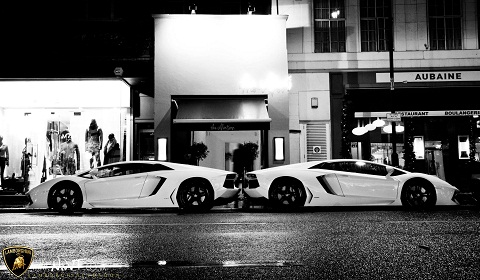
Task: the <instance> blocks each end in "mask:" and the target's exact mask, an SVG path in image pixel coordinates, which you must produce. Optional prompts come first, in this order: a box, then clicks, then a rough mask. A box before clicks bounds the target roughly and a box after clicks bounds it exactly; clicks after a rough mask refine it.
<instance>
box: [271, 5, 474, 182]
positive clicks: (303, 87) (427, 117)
mask: <svg viewBox="0 0 480 280" xmlns="http://www.w3.org/2000/svg"><path fill="white" fill-rule="evenodd" d="M478 5H479V4H478V2H477V1H473V0H463V1H427V0H414V1H406V0H392V1H383V0H382V1H380V0H377V1H363V0H345V1H343V0H341V1H333V0H302V1H280V4H279V6H280V13H285V14H289V21H288V23H287V30H288V35H287V42H288V63H289V74H290V75H291V76H292V85H293V86H292V90H291V91H290V100H291V102H290V106H291V107H290V108H291V109H290V123H291V127H290V131H291V132H292V131H293V132H297V131H299V133H298V134H299V135H296V134H295V133H291V142H290V143H291V145H292V146H294V147H291V149H290V150H291V151H292V154H291V158H292V159H294V160H297V161H303V160H311V159H314V158H318V157H320V158H326V157H327V158H328V157H332V158H342V157H347V158H348V157H352V158H363V159H371V160H374V161H379V162H386V163H391V161H392V157H391V155H392V152H394V151H396V153H397V154H398V158H399V163H398V164H399V165H400V166H401V167H403V168H405V169H409V170H415V171H419V172H425V173H429V174H434V175H437V176H438V177H440V178H443V179H446V180H447V181H449V182H451V183H452V184H454V185H457V186H459V187H462V186H464V185H465V184H466V182H465V181H467V177H468V176H469V174H468V172H466V170H468V168H467V166H468V162H469V161H471V160H478V152H476V150H477V146H478V145H476V143H478V138H477V137H478V133H477V120H478V101H479V97H478V94H477V93H478V91H479V86H480V81H479V78H478V77H479V75H478V74H479V72H478V70H479V67H480V57H479V54H480V51H479V38H480V36H479V18H478ZM390 15H392V16H390ZM392 18H393V21H391V20H390V19H392ZM390 22H392V23H393V24H392V25H390ZM391 26H393V28H392V27H391ZM390 30H391V31H392V33H390ZM390 34H391V35H392V37H393V45H392V47H393V50H394V51H393V52H392V54H393V62H392V63H391V62H390V57H391V56H390V48H389V42H390V40H389V35H390ZM391 69H392V70H391ZM390 73H392V74H393V77H394V83H393V84H392V83H391V79H390V77H391V74H390ZM292 108H293V109H292ZM297 108H298V109H297ZM391 113H399V114H400V116H398V117H400V118H399V119H391V120H395V125H396V126H395V127H396V129H395V130H396V133H395V135H396V137H395V141H392V140H393V139H392V138H393V137H394V136H393V134H392V133H391V130H392V128H391V126H389V124H390V123H391V122H389V120H388V119H387V114H391ZM396 116H397V115H390V117H396ZM377 119H378V120H383V121H386V124H384V125H380V126H379V127H377V126H375V125H373V122H374V121H377ZM377 122H378V121H377ZM354 129H355V130H354ZM324 135H325V136H324ZM305 139H306V141H305ZM327 139H328V140H327ZM296 141H298V143H297V142H296ZM392 142H393V143H394V142H396V149H395V150H393V149H392V147H393V146H392V145H393V144H392ZM297 147H298V148H297ZM319 147H320V148H319ZM324 147H325V151H324ZM295 151H298V153H297V154H293V153H295ZM318 152H320V153H318ZM328 152H330V154H328ZM319 154H320V155H319Z"/></svg>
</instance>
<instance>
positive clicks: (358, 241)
mask: <svg viewBox="0 0 480 280" xmlns="http://www.w3.org/2000/svg"><path fill="white" fill-rule="evenodd" d="M0 216H1V221H2V222H1V224H0V232H1V234H0V236H1V238H0V239H1V241H0V242H1V244H3V246H4V247H7V246H12V245H21V246H28V247H31V248H33V250H34V261H33V263H32V264H31V267H30V268H29V270H27V271H26V273H25V274H24V275H22V276H21V277H23V278H29V279H38V278H42V279H45V278H48V279H78V278H83V279H153V278H156V279H226V278H229V279H274V278H277V279H478V277H479V276H480V269H479V268H480V255H479V254H478V252H479V249H480V248H479V245H480V242H479V241H480V219H479V218H480V213H479V211H478V208H475V207H461V206H459V207H446V208H438V209H436V210H433V211H427V212H417V211H405V210H403V209H402V208H383V207H382V208H371V207H366V208H343V207H342V208H330V207H326V208H314V209H305V210H302V211H295V212H291V213H288V212H275V211H273V212H272V211H267V210H260V209H249V210H243V211H242V210H238V209H236V210H235V209H227V208H224V209H222V208H216V209H214V210H212V211H211V212H210V213H202V214H189V213H183V212H178V211H172V210H161V209H160V210H156V209H152V210H142V211H129V212H124V211H86V212H83V213H78V214H74V215H58V214H56V213H53V212H39V211H18V210H14V211H11V212H9V211H4V212H2V213H1V214H0ZM0 275H1V279H15V276H14V275H12V274H10V272H9V271H8V270H6V267H3V268H2V270H1V271H0Z"/></svg>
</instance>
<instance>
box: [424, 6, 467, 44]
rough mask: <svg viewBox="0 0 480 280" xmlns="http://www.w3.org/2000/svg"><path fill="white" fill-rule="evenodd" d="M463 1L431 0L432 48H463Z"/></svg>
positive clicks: (430, 27) (429, 16)
mask: <svg viewBox="0 0 480 280" xmlns="http://www.w3.org/2000/svg"><path fill="white" fill-rule="evenodd" d="M461 7H462V1H460V0H429V1H428V27H429V28H428V29H429V30H428V31H429V39H430V49H431V50H460V49H462V12H461V11H462V9H461Z"/></svg>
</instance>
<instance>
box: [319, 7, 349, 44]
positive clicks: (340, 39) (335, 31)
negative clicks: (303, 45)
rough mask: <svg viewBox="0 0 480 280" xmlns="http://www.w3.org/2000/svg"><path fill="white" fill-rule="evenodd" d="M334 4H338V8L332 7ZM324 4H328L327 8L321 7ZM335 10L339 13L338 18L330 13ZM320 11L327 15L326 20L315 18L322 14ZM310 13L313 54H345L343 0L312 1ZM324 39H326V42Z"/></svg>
mask: <svg viewBox="0 0 480 280" xmlns="http://www.w3.org/2000/svg"><path fill="white" fill-rule="evenodd" d="M322 2H323V3H322ZM335 2H339V7H336V6H338V5H333V7H332V3H335ZM325 3H328V6H325V7H322V6H324V5H325ZM317 7H318V8H317ZM335 9H338V10H339V11H340V16H339V17H338V18H333V17H332V12H333V11H334V10H335ZM322 10H324V11H323V14H324V15H329V16H328V18H326V17H324V18H321V16H320V17H317V15H321V14H322ZM312 11H313V15H312V18H313V44H314V47H313V49H314V53H336V52H338V53H344V52H347V40H346V39H347V35H346V17H345V0H314V1H312ZM317 23H318V25H322V24H324V26H317ZM332 25H334V26H332ZM340 25H343V26H340ZM322 30H327V31H326V32H325V31H322ZM324 38H326V41H325V40H324ZM332 38H333V39H332Z"/></svg>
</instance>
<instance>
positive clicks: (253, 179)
mask: <svg viewBox="0 0 480 280" xmlns="http://www.w3.org/2000/svg"><path fill="white" fill-rule="evenodd" d="M246 179H247V180H246V181H247V184H246V186H245V187H246V188H249V189H256V188H258V187H260V185H259V184H258V180H257V175H255V174H248V173H247V176H246Z"/></svg>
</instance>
